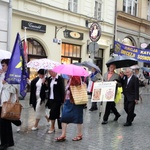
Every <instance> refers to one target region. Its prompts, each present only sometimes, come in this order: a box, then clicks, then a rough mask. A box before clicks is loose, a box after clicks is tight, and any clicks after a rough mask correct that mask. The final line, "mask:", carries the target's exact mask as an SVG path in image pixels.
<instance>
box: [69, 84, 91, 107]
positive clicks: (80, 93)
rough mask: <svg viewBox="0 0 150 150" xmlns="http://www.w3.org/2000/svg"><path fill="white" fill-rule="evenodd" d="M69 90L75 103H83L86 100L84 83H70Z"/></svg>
mask: <svg viewBox="0 0 150 150" xmlns="http://www.w3.org/2000/svg"><path fill="white" fill-rule="evenodd" d="M70 90H71V93H72V96H73V99H74V103H75V104H76V105H83V104H86V103H87V102H88V95H87V87H86V84H85V83H82V84H81V85H77V86H72V85H70Z"/></svg>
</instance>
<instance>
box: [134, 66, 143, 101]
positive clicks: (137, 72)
mask: <svg viewBox="0 0 150 150" xmlns="http://www.w3.org/2000/svg"><path fill="white" fill-rule="evenodd" d="M133 72H134V75H135V76H136V77H138V79H139V98H140V101H141V102H142V93H143V91H144V87H145V77H144V75H143V73H142V72H140V71H139V68H136V69H134V70H133Z"/></svg>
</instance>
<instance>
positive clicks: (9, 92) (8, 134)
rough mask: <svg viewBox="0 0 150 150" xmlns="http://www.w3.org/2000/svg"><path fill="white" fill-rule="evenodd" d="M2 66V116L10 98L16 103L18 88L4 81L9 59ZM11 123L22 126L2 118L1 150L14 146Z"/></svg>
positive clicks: (18, 121)
mask: <svg viewBox="0 0 150 150" xmlns="http://www.w3.org/2000/svg"><path fill="white" fill-rule="evenodd" d="M1 64H2V72H1V74H0V114H1V109H2V104H3V102H5V101H7V100H8V99H9V98H10V97H11V101H12V102H15V101H16V93H17V89H16V87H15V86H14V85H11V84H8V83H7V82H6V81H5V80H4V78H5V73H6V71H7V69H8V64H9V59H3V60H2V61H1ZM11 123H13V124H15V125H16V126H20V125H21V121H20V120H13V121H10V120H6V119H2V118H0V136H1V145H0V150H5V149H7V148H8V147H10V146H14V139H13V132H12V125H11Z"/></svg>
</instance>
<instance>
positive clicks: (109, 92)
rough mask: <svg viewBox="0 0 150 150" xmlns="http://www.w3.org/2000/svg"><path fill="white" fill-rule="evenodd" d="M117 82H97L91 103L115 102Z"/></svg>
mask: <svg viewBox="0 0 150 150" xmlns="http://www.w3.org/2000/svg"><path fill="white" fill-rule="evenodd" d="M115 91H116V82H115V81H112V82H95V83H94V87H93V92H92V99H91V102H101V101H104V102H110V101H114V98H115Z"/></svg>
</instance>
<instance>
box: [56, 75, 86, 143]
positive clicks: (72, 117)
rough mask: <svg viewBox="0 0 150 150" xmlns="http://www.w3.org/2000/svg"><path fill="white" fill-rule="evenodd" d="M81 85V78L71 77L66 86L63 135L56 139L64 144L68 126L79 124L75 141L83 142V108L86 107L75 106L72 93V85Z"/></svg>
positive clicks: (62, 119)
mask: <svg viewBox="0 0 150 150" xmlns="http://www.w3.org/2000/svg"><path fill="white" fill-rule="evenodd" d="M80 84H81V78H80V77H78V76H73V77H70V80H69V81H68V84H67V86H66V96H65V103H64V107H63V112H62V117H61V122H62V133H61V135H60V136H59V137H58V138H56V141H57V142H63V141H65V140H66V130H67V124H69V123H75V124H77V136H76V137H74V138H73V139H72V140H73V141H80V140H82V124H83V108H84V105H75V104H74V100H73V97H72V93H71V91H70V85H73V86H77V85H80Z"/></svg>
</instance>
